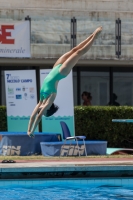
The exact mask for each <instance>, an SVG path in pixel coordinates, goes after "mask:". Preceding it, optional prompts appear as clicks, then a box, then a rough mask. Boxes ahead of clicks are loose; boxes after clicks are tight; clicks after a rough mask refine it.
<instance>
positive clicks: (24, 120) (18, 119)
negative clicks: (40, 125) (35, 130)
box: [5, 70, 37, 131]
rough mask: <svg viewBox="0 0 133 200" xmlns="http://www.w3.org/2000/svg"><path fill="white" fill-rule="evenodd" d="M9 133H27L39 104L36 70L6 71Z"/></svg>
mask: <svg viewBox="0 0 133 200" xmlns="http://www.w3.org/2000/svg"><path fill="white" fill-rule="evenodd" d="M5 89H6V105H7V122H8V131H27V127H28V123H29V119H30V115H31V113H32V111H33V109H34V107H35V106H36V104H37V91H36V75H35V70H18V71H5Z"/></svg>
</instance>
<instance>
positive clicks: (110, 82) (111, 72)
mask: <svg viewBox="0 0 133 200" xmlns="http://www.w3.org/2000/svg"><path fill="white" fill-rule="evenodd" d="M109 72H110V76H109V77H110V78H109V89H110V90H109V91H110V94H109V95H110V104H111V105H112V104H113V67H110V69H109Z"/></svg>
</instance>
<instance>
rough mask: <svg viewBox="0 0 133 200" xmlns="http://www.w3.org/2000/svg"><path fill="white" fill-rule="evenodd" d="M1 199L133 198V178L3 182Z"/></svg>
mask: <svg viewBox="0 0 133 200" xmlns="http://www.w3.org/2000/svg"><path fill="white" fill-rule="evenodd" d="M0 199H1V200H89V199H95V200H133V179H127V178H125V179H113V178H112V179H71V180H70V179H69V180H68V179H65V180H59V179H58V180H22V181H21V180H19V181H18V180H16V181H14V180H10V181H5V180H3V181H0Z"/></svg>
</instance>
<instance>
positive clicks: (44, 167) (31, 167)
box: [0, 156, 133, 178]
mask: <svg viewBox="0 0 133 200" xmlns="http://www.w3.org/2000/svg"><path fill="white" fill-rule="evenodd" d="M0 162H1V161H0ZM61 173H63V175H62V176H63V177H67V176H69V177H71V176H72V174H75V173H76V175H75V176H82V177H94V176H98V177H99V176H104V177H105V176H110V177H112V176H119V177H133V156H131V157H123V158H122V157H120V158H119V157H116V158H115V157H114V158H112V157H111V158H107V157H105V158H104V157H103V158H102V157H100V158H96V157H95V158H89V157H87V158H86V157H83V158H81V157H80V158H78V157H77V158H76V157H74V158H72V157H70V158H68V157H67V158H66V159H65V158H48V159H47V158H45V159H42V160H16V163H0V176H1V178H7V175H9V174H10V176H9V178H11V177H12V178H13V177H14V175H13V174H18V177H21V178H23V176H24V178H25V176H28V177H29V178H30V177H32V175H33V174H34V177H38V174H40V175H39V177H40V176H41V177H42V178H47V177H49V175H48V174H50V177H54V176H56V177H59V178H60V176H61ZM68 173H69V174H68ZM81 173H84V174H81ZM24 174H27V175H24ZM51 174H52V175H51ZM55 174H56V175H55ZM22 175H23V176H22Z"/></svg>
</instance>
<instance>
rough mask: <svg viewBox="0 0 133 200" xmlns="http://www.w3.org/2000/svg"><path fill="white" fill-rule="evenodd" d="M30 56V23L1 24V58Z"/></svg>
mask: <svg viewBox="0 0 133 200" xmlns="http://www.w3.org/2000/svg"><path fill="white" fill-rule="evenodd" d="M30 56H31V53H30V22H29V21H21V22H9V23H7V22H0V57H15V58H16V57H17V58H20V57H30Z"/></svg>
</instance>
